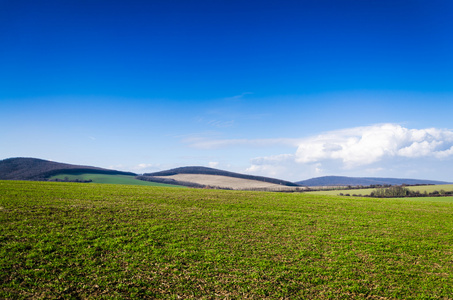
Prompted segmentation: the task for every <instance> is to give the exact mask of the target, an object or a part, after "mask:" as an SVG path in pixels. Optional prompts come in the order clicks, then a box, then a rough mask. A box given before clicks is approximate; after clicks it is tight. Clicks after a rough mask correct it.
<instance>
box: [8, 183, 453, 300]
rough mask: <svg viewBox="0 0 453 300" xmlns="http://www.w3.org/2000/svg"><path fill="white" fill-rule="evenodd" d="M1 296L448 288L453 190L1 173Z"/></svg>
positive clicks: (434, 294)
mask: <svg viewBox="0 0 453 300" xmlns="http://www.w3.org/2000/svg"><path fill="white" fill-rule="evenodd" d="M0 225H1V235H0V251H1V252H0V282H1V288H0V298H11V299H21V298H22V299H29V298H72V299H76V298H93V299H94V298H106V299H107V298H109V299H110V298H117V299H130V298H134V299H140V298H149V299H155V298H166V299H177V298H183V299H187V298H194V299H213V298H214V299H215V298H220V299H221V298H225V299H243V298H252V299H279V298H287V299H351V298H355V299H365V298H370V299H451V298H452V295H453V275H452V274H453V231H452V230H451V228H453V204H452V203H444V202H429V201H406V200H399V199H371V198H354V197H333V196H317V195H307V194H300V193H297V194H287V193H264V192H239V191H221V190H200V189H174V188H162V187H141V186H127V185H123V186H119V185H118V186H117V185H101V184H92V183H90V184H80V183H79V184H74V183H46V182H15V181H0Z"/></svg>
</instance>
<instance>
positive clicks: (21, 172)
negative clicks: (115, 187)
mask: <svg viewBox="0 0 453 300" xmlns="http://www.w3.org/2000/svg"><path fill="white" fill-rule="evenodd" d="M62 173H64V174H79V173H97V174H111V175H132V176H135V175H136V174H134V173H131V172H121V171H116V170H109V169H103V168H97V167H91V166H79V165H71V164H65V163H59V162H53V161H48V160H43V159H37V158H28V157H17V158H7V159H4V160H1V161H0V179H2V180H4V179H10V180H44V179H47V178H48V177H50V176H53V175H57V174H62Z"/></svg>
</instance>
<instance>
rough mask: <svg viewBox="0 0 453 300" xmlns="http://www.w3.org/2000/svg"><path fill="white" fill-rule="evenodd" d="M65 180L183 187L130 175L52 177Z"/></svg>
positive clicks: (89, 174) (66, 175)
mask: <svg viewBox="0 0 453 300" xmlns="http://www.w3.org/2000/svg"><path fill="white" fill-rule="evenodd" d="M65 178H67V179H69V180H92V182H93V183H110V184H128V185H147V186H166V187H181V186H179V185H171V184H165V183H157V182H151V181H143V180H138V179H135V176H130V175H109V174H93V173H84V174H58V175H55V176H52V177H50V178H49V179H50V180H55V179H61V180H64V179H65Z"/></svg>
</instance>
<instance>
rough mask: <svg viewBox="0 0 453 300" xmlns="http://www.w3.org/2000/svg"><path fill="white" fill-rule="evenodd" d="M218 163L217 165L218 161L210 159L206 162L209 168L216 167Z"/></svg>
mask: <svg viewBox="0 0 453 300" xmlns="http://www.w3.org/2000/svg"><path fill="white" fill-rule="evenodd" d="M218 165H219V162H218V161H210V162H209V163H208V166H209V167H210V168H215V167H217V166H218Z"/></svg>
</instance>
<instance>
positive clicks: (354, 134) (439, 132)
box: [247, 124, 453, 178]
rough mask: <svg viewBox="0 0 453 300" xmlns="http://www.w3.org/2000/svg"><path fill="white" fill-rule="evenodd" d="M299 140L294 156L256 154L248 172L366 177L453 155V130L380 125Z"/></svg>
mask: <svg viewBox="0 0 453 300" xmlns="http://www.w3.org/2000/svg"><path fill="white" fill-rule="evenodd" d="M298 141H299V142H298V145H297V146H296V150H295V153H294V154H280V155H273V156H267V157H257V158H253V159H251V160H250V162H251V166H250V167H249V168H248V169H247V171H248V172H257V173H259V174H261V175H269V176H271V175H273V176H280V177H284V178H285V177H286V178H288V177H289V176H288V175H289V174H290V173H293V174H294V173H295V170H298V172H299V174H305V176H306V177H309V176H322V175H335V174H339V173H342V174H344V173H350V174H352V173H354V172H358V173H360V174H361V176H365V175H371V174H376V173H379V172H390V171H392V172H399V173H400V174H402V173H403V171H404V172H405V174H409V173H410V172H411V170H413V169H415V168H416V167H417V164H418V163H419V162H421V161H422V160H424V161H425V162H426V161H427V160H430V162H431V163H433V162H436V161H439V162H440V161H441V160H442V159H447V158H449V157H453V131H452V130H449V129H437V128H427V129H408V128H405V127H402V126H401V125H398V124H376V125H372V126H364V127H356V128H349V129H342V130H335V131H330V132H326V133H323V134H319V135H317V136H312V137H309V138H305V139H301V140H298ZM411 161H412V163H411ZM403 163H404V165H403ZM440 163H441V162H440ZM425 165H426V164H425ZM408 166H410V167H408ZM422 175H423V174H422ZM296 176H297V175H296ZM300 176H301V175H299V178H300Z"/></svg>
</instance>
